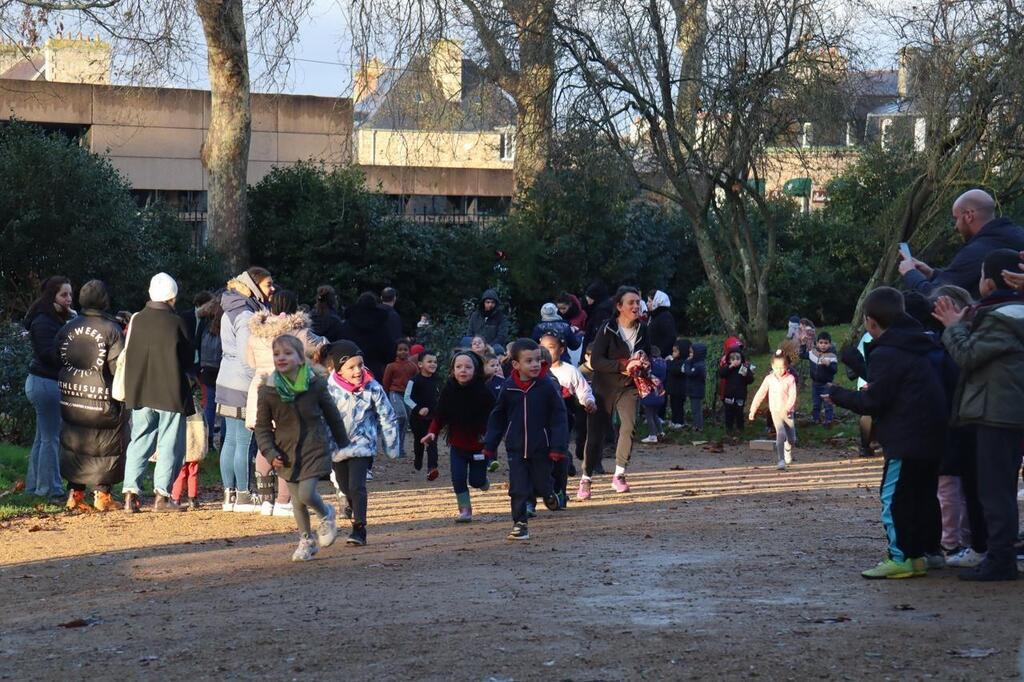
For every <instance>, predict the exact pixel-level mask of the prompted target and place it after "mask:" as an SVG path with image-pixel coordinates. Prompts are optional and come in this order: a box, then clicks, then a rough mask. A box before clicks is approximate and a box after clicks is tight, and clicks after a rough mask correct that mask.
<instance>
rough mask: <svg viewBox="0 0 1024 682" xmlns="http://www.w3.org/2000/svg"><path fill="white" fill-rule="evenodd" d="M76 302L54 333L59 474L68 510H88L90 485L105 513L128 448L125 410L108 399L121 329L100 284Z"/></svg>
mask: <svg viewBox="0 0 1024 682" xmlns="http://www.w3.org/2000/svg"><path fill="white" fill-rule="evenodd" d="M78 302H79V304H80V305H81V307H82V312H81V313H79V315H78V317H76V318H74V319H73V320H71V321H70V322H68V323H67V324H66V325H64V327H63V328H62V329H61V330H60V333H59V334H58V335H57V347H58V348H59V349H60V359H61V368H60V375H59V382H58V383H59V384H60V394H61V408H60V411H61V419H62V423H61V430H60V470H61V473H62V474H63V476H64V478H66V479H67V481H68V487H69V488H70V489H71V492H70V494H69V495H68V502H67V508H68V509H69V510H71V511H76V510H77V511H87V510H90V507H89V505H88V504H87V503H86V502H85V488H86V486H92V488H93V506H94V507H95V508H96V509H97V510H99V511H109V510H112V509H115V502H114V499H113V498H112V497H111V495H110V486H111V485H113V484H115V483H117V482H119V481H120V480H121V479H123V478H124V456H125V449H126V448H127V447H128V439H127V436H128V434H127V428H126V427H127V419H126V414H127V410H125V409H124V405H123V404H122V403H119V402H117V401H116V400H113V399H112V398H111V396H110V389H111V386H112V385H113V382H114V368H115V367H116V366H117V358H118V357H119V356H120V355H121V351H122V350H124V336H123V335H122V334H121V325H120V324H118V322H117V320H115V319H114V318H113V317H112V316H111V315H110V312H109V311H110V294H109V293H108V292H107V287H106V285H105V284H104V283H103V282H101V281H99V280H97V279H94V280H91V281H89V282H86V284H85V286H83V287H82V290H81V291H80V292H79V294H78ZM118 508H119V505H118Z"/></svg>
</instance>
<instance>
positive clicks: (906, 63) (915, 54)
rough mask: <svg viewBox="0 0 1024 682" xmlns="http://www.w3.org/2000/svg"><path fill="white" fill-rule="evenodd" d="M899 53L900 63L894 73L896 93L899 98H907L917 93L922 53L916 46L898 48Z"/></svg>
mask: <svg viewBox="0 0 1024 682" xmlns="http://www.w3.org/2000/svg"><path fill="white" fill-rule="evenodd" d="M899 55H900V65H899V71H898V72H897V74H896V94H897V95H898V96H899V98H900V99H907V98H909V97H913V96H914V95H916V94H917V90H918V85H919V83H918V81H919V79H920V77H921V73H920V68H921V62H922V61H923V59H922V58H923V55H922V54H921V50H920V49H918V48H916V47H904V48H903V49H902V50H900V52H899Z"/></svg>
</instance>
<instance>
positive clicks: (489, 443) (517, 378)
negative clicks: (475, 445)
mask: <svg viewBox="0 0 1024 682" xmlns="http://www.w3.org/2000/svg"><path fill="white" fill-rule="evenodd" d="M509 357H510V358H511V359H512V372H511V376H510V377H509V378H508V379H507V380H506V381H505V385H504V387H502V389H501V394H500V395H499V396H498V401H497V404H496V405H495V406H494V410H493V411H492V412H491V416H490V418H489V419H488V422H487V436H486V437H485V438H484V455H485V456H487V457H494V456H495V453H496V452H497V450H498V445H499V444H500V443H501V441H502V440H503V439H504V441H505V448H506V450H508V478H509V486H508V494H509V497H511V498H512V531H511V532H510V533H509V534H508V539H509V540H529V539H530V531H529V527H528V526H527V518H528V517H527V512H526V505H527V503H528V502H529V501H530V500H532V499H534V498H535V497H537V496H540V497H542V498H544V504H545V506H547V508H548V509H550V510H552V511H555V510H556V509H558V498H557V497H555V495H554V492H553V491H552V489H551V465H552V463H554V462H557V461H559V460H561V459H563V458H565V456H566V450H567V449H568V437H569V436H568V429H567V424H568V422H567V421H566V417H565V403H564V402H562V396H561V395H560V394H559V391H558V389H557V388H555V384H554V382H552V381H549V380H548V379H546V378H545V377H543V376H542V374H541V370H542V364H541V354H540V347H539V346H538V345H537V343H536V342H535V341H534V340H533V339H518V340H516V341H515V343H513V344H512V345H511V347H510V349H509Z"/></svg>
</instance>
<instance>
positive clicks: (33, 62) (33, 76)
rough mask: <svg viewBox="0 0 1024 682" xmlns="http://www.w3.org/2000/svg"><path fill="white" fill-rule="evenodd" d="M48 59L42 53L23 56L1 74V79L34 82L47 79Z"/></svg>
mask: <svg viewBox="0 0 1024 682" xmlns="http://www.w3.org/2000/svg"><path fill="white" fill-rule="evenodd" d="M45 74H46V58H45V57H44V56H43V54H42V53H41V52H35V53H32V54H28V55H25V56H23V57H22V58H21V59H20V60H19V61H17V62H15V63H14V65H13V66H11V67H10V68H9V69H7V70H6V71H4V72H2V73H0V78H10V79H13V80H20V81H34V80H45V79H46V76H45Z"/></svg>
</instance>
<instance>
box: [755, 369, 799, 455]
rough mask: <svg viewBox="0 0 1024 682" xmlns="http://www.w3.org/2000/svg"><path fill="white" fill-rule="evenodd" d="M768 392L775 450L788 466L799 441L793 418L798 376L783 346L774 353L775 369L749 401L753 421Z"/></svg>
mask: <svg viewBox="0 0 1024 682" xmlns="http://www.w3.org/2000/svg"><path fill="white" fill-rule="evenodd" d="M765 396H768V410H769V411H770V412H771V414H772V423H773V424H774V425H775V433H776V436H775V454H776V455H778V457H779V469H785V468H786V466H787V465H789V464H790V463H791V462H792V461H793V445H794V444H796V424H795V423H794V421H793V411H794V410H795V409H796V377H795V376H793V373H792V372H790V371H789V356H788V355H787V354H786V352H785V351H783V350H782V349H779V350H777V351H775V353H774V354H773V355H772V371H771V373H770V374H768V376H766V377H765V378H764V381H763V382H761V388H759V389H757V394H756V395H755V396H754V400H753V402H751V403H750V421H754V415H755V414H757V408H759V407H760V406H761V403H762V402H763V401H764V399H765Z"/></svg>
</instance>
